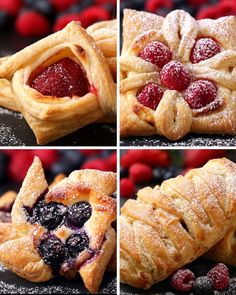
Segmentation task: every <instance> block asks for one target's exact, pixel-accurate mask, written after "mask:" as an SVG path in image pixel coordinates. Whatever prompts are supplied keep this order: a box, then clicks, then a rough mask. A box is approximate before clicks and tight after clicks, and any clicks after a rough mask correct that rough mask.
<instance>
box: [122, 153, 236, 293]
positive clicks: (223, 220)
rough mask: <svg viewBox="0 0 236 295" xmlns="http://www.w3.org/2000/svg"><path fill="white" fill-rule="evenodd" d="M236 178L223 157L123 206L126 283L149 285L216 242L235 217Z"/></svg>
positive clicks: (235, 167)
mask: <svg viewBox="0 0 236 295" xmlns="http://www.w3.org/2000/svg"><path fill="white" fill-rule="evenodd" d="M235 181H236V164H235V163H233V162H231V161H229V160H228V159H225V158H223V159H215V160H211V161H209V162H208V163H207V164H206V165H204V166H203V167H202V168H199V169H192V170H190V171H189V172H188V173H187V174H186V175H185V176H178V177H176V178H173V179H169V180H166V181H164V182H163V183H162V185H161V186H156V187H155V188H154V189H152V188H150V187H146V188H144V189H141V190H139V192H138V194H137V195H138V198H137V200H131V199H130V200H128V201H127V202H126V203H125V204H124V206H123V208H122V209H121V217H120V265H121V281H122V282H123V283H126V284H129V285H131V286H134V287H138V288H144V289H147V288H149V287H151V286H152V285H153V284H154V283H156V282H158V281H161V280H164V279H165V278H167V277H168V276H169V275H170V274H171V273H173V272H174V271H175V270H177V269H178V268H181V267H183V266H184V265H185V264H187V263H189V262H191V261H193V260H195V259H196V258H197V257H199V256H200V255H202V254H204V253H206V252H207V251H208V250H209V249H210V248H212V247H213V246H214V245H216V244H217V243H218V242H219V241H220V240H221V239H222V238H223V237H224V235H226V234H227V232H228V231H229V230H230V229H231V227H232V225H233V224H235V221H236V219H235V216H236V214H235V212H236V188H235Z"/></svg>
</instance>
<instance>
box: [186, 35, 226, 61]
mask: <svg viewBox="0 0 236 295" xmlns="http://www.w3.org/2000/svg"><path fill="white" fill-rule="evenodd" d="M219 52H220V47H219V45H218V44H217V43H216V42H215V41H214V40H213V39H211V38H201V39H199V40H197V41H196V43H195V45H194V47H193V49H192V51H191V56H190V60H191V62H192V63H193V64H196V63H199V62H200V61H203V60H206V59H208V58H211V57H212V56H214V55H216V54H217V53H219Z"/></svg>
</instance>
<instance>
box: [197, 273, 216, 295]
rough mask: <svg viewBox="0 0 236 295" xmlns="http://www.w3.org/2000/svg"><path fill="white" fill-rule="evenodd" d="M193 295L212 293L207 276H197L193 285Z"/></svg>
mask: <svg viewBox="0 0 236 295" xmlns="http://www.w3.org/2000/svg"><path fill="white" fill-rule="evenodd" d="M193 294H194V295H202V294H204V295H213V294H214V291H213V289H212V284H211V280H210V279H209V278H208V277H207V276H202V277H198V278H197V279H196V282H195V284H194V287H193Z"/></svg>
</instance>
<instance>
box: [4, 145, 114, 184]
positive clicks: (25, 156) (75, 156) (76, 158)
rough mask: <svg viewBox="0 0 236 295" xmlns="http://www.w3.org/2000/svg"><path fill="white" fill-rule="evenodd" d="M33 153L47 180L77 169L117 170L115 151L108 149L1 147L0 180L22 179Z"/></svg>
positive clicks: (7, 181)
mask: <svg viewBox="0 0 236 295" xmlns="http://www.w3.org/2000/svg"><path fill="white" fill-rule="evenodd" d="M34 156H38V157H39V158H40V159H41V161H42V164H43V166H44V168H45V170H46V176H47V179H48V180H49V182H50V181H51V180H52V179H53V178H54V176H56V175H57V174H59V173H65V174H67V175H68V174H69V173H70V172H72V171H73V170H76V169H97V170H102V171H114V172H116V152H114V151H109V150H104V151H102V150H81V151H78V150H60V151H58V150H4V151H2V152H1V153H0V181H1V183H3V182H5V183H6V185H8V183H9V182H11V183H12V182H13V183H17V182H18V183H19V182H22V180H23V179H24V178H25V175H26V172H27V170H28V168H29V167H30V165H31V164H32V161H33V157H34Z"/></svg>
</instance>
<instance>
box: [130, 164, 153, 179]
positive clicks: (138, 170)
mask: <svg viewBox="0 0 236 295" xmlns="http://www.w3.org/2000/svg"><path fill="white" fill-rule="evenodd" d="M129 176H130V179H131V180H132V181H133V182H134V183H147V182H149V181H151V180H152V178H153V173H152V169H151V168H150V167H149V166H148V165H146V164H141V163H136V164H133V165H131V166H130V168H129Z"/></svg>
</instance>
